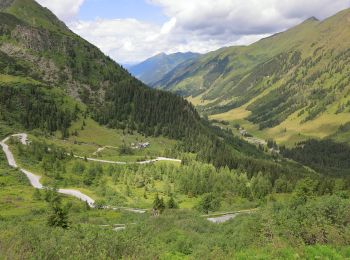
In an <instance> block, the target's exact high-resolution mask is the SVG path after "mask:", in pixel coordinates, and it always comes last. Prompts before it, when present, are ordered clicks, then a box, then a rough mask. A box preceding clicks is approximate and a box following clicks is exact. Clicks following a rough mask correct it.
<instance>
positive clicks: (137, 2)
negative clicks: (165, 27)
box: [78, 0, 167, 25]
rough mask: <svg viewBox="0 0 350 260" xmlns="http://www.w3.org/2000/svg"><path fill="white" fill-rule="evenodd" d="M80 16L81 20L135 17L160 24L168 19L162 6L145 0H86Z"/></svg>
mask: <svg viewBox="0 0 350 260" xmlns="http://www.w3.org/2000/svg"><path fill="white" fill-rule="evenodd" d="M78 17H79V19H81V20H93V19H95V18H97V17H100V18H105V19H115V18H118V19H126V18H135V19H138V20H141V21H146V22H153V23H157V24H159V25H161V24H163V23H165V22H166V21H167V17H166V16H165V15H164V14H163V12H162V8H161V7H160V6H157V5H154V4H151V3H149V2H147V1H144V0H86V1H85V2H84V3H83V5H82V6H81V8H80V12H79V14H78Z"/></svg>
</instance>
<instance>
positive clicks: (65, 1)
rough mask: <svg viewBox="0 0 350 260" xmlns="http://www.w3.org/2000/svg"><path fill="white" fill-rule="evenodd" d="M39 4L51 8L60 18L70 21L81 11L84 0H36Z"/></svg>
mask: <svg viewBox="0 0 350 260" xmlns="http://www.w3.org/2000/svg"><path fill="white" fill-rule="evenodd" d="M36 1H37V2H38V3H39V4H41V5H42V6H44V7H47V8H49V9H50V10H51V11H52V12H54V13H55V14H56V15H57V16H58V17H59V18H60V19H62V20H64V21H70V20H71V19H73V18H74V17H75V16H76V15H77V14H78V12H79V9H80V7H81V5H82V4H83V3H84V0H36Z"/></svg>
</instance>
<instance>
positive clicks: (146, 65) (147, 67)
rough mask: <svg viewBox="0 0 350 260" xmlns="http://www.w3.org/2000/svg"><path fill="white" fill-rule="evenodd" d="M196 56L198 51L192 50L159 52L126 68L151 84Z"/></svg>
mask: <svg viewBox="0 0 350 260" xmlns="http://www.w3.org/2000/svg"><path fill="white" fill-rule="evenodd" d="M198 57H199V54H198V53H192V52H187V53H181V52H178V53H173V54H169V55H167V54H165V53H161V54H158V55H156V56H154V57H151V58H149V59H147V60H145V61H143V62H141V63H139V64H137V65H134V66H131V67H130V68H128V69H129V71H130V72H131V74H133V75H134V76H135V77H137V78H138V79H140V80H141V81H143V82H144V83H146V84H148V85H150V86H152V85H153V84H155V83H156V82H157V81H159V80H160V79H162V78H163V77H164V75H166V74H167V73H168V72H170V71H171V70H173V69H174V68H175V67H176V66H178V65H179V64H181V63H183V62H186V61H188V60H196V59H197V58H198Z"/></svg>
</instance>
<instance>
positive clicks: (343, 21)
mask: <svg viewBox="0 0 350 260" xmlns="http://www.w3.org/2000/svg"><path fill="white" fill-rule="evenodd" d="M349 25H350V10H349V9H347V10H344V11H342V12H340V13H338V14H336V15H335V16H333V17H330V18H328V19H326V20H324V21H318V20H317V19H316V18H310V19H308V20H306V21H305V22H303V23H302V24H300V25H298V26H296V27H294V28H292V29H290V30H288V31H286V32H283V33H279V34H276V35H274V36H271V37H269V38H266V39H263V40H260V41H259V42H257V43H255V44H252V45H250V46H246V47H244V46H242V47H230V48H224V49H221V50H218V51H216V52H212V53H209V54H207V55H204V56H202V57H201V58H200V59H198V60H197V61H196V62H193V63H191V64H189V65H188V66H181V65H180V66H179V67H177V68H175V69H174V70H173V71H172V72H170V73H168V75H167V76H166V77H164V78H163V79H162V80H161V81H160V82H158V87H159V88H163V89H167V90H171V91H174V92H178V93H181V94H182V95H184V96H192V99H191V100H192V102H193V103H194V104H195V105H197V107H198V108H199V110H200V111H201V112H202V113H205V114H209V115H213V118H216V119H224V120H237V121H240V123H245V124H246V127H248V128H249V127H250V130H251V131H258V130H263V132H262V133H263V134H261V135H263V136H264V137H265V136H277V138H279V141H283V142H288V141H293V140H294V139H295V138H297V136H298V135H299V134H300V135H301V136H302V135H305V137H307V136H308V137H310V136H317V137H325V136H327V135H331V134H333V133H334V132H335V131H336V130H337V129H338V127H339V126H340V125H341V124H343V123H346V122H347V121H349V120H350V119H349V110H350V107H349V104H350V102H349V100H350V96H349V91H350V83H349V77H348V75H349V72H350V67H349V64H350V63H349V59H350V50H349V46H350V26H349ZM346 118H348V119H347V120H346ZM242 119H245V121H242ZM327 122H329V124H327ZM322 127H323V129H326V130H325V131H321V133H320V128H322ZM270 129H272V130H270ZM286 132H287V134H285V133H286Z"/></svg>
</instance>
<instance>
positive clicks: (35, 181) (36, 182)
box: [0, 133, 181, 213]
mask: <svg viewBox="0 0 350 260" xmlns="http://www.w3.org/2000/svg"><path fill="white" fill-rule="evenodd" d="M11 137H18V138H19V140H20V142H21V143H22V144H23V145H27V144H28V135H27V134H25V133H21V134H14V135H11V136H8V137H6V138H5V139H4V140H2V141H1V142H0V146H1V147H2V150H3V151H4V153H5V155H6V158H7V162H8V164H9V165H10V166H11V167H13V168H16V169H17V168H18V169H19V170H20V171H21V172H22V173H24V174H25V175H26V176H27V178H28V180H29V182H30V184H31V185H32V186H33V187H34V188H36V189H43V188H44V186H43V185H42V184H41V182H40V179H41V176H39V175H36V174H34V173H32V172H30V171H27V170H25V169H22V168H19V167H18V165H17V163H16V160H15V158H14V156H13V153H12V152H11V150H10V147H9V146H8V145H7V144H6V143H7V141H8V140H10V138H11ZM75 157H76V158H79V159H85V157H81V156H76V155H75ZM86 159H87V160H88V161H94V162H100V163H109V164H127V163H126V162H116V161H108V160H99V159H94V158H86ZM157 161H173V162H180V163H181V160H177V159H171V158H165V157H158V158H156V159H154V160H147V161H143V162H137V163H138V164H148V163H153V162H157ZM58 192H59V193H61V194H64V195H69V196H73V197H76V198H78V199H80V200H82V201H85V202H87V203H88V204H89V206H90V207H94V204H95V201H94V200H93V199H92V198H90V197H89V196H87V195H86V194H84V193H82V192H80V191H78V190H72V189H59V190H58ZM108 208H112V209H114V210H117V209H123V210H126V211H130V212H134V213H145V212H146V211H145V210H143V209H133V208H113V207H109V206H108Z"/></svg>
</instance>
